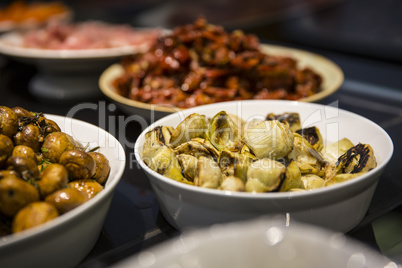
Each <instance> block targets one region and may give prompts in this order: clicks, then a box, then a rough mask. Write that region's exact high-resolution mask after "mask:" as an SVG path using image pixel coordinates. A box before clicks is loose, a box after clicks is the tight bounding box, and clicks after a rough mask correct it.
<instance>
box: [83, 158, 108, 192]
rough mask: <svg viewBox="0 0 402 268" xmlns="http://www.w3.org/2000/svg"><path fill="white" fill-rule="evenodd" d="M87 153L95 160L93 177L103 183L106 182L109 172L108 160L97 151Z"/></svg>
mask: <svg viewBox="0 0 402 268" xmlns="http://www.w3.org/2000/svg"><path fill="white" fill-rule="evenodd" d="M88 154H89V155H90V156H91V157H92V158H93V159H94V160H95V163H96V168H95V170H96V171H95V175H94V177H93V179H95V180H96V181H97V182H99V183H100V184H102V185H103V184H104V183H105V182H106V180H107V177H108V176H109V172H110V164H109V160H108V159H107V158H106V156H105V155H104V154H101V153H98V152H89V153H88Z"/></svg>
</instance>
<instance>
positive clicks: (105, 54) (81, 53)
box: [0, 28, 157, 60]
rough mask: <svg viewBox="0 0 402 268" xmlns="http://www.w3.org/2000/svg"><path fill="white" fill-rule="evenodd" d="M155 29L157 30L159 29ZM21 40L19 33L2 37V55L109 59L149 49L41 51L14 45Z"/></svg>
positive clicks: (31, 57)
mask: <svg viewBox="0 0 402 268" xmlns="http://www.w3.org/2000/svg"><path fill="white" fill-rule="evenodd" d="M150 29H151V28H134V30H137V31H146V30H150ZM154 29H155V30H156V29H157V28H154ZM20 39H21V34H20V33H19V32H18V31H11V32H8V33H5V34H3V35H2V36H1V37H0V53H3V54H4V55H8V56H13V57H17V58H26V59H38V60H75V59H107V58H119V57H122V56H127V55H131V54H135V53H140V52H145V51H146V50H147V49H148V48H149V45H148V44H147V43H146V42H145V43H140V44H138V45H127V46H120V47H111V48H99V49H40V48H28V47H22V46H16V45H13V42H17V43H18V42H20ZM10 42H11V43H10Z"/></svg>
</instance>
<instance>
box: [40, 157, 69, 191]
mask: <svg viewBox="0 0 402 268" xmlns="http://www.w3.org/2000/svg"><path fill="white" fill-rule="evenodd" d="M67 185H68V172H67V169H66V168H65V167H64V166H63V165H60V164H57V163H54V164H49V165H47V166H46V168H45V169H44V170H43V171H42V173H41V174H40V180H39V181H38V186H39V191H40V195H41V198H42V199H44V198H45V197H46V196H48V195H49V194H51V193H53V192H55V191H57V190H60V189H63V188H66V187H67Z"/></svg>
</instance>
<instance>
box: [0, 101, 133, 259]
mask: <svg viewBox="0 0 402 268" xmlns="http://www.w3.org/2000/svg"><path fill="white" fill-rule="evenodd" d="M125 161H126V159H125V154H124V150H123V148H122V146H121V144H120V143H119V142H118V140H117V139H115V138H114V136H112V135H111V134H110V133H108V132H106V131H104V130H103V129H101V128H99V127H97V126H94V125H91V124H89V123H86V122H83V121H80V120H77V119H73V118H68V117H63V116H58V115H49V114H42V113H37V112H32V111H27V110H26V109H24V108H21V107H13V108H10V107H6V106H0V217H1V218H0V219H1V221H0V236H1V239H0V259H1V265H2V267H26V266H27V265H29V266H33V267H74V266H76V265H77V264H79V262H80V261H82V259H83V258H84V257H85V256H86V255H87V254H88V253H89V251H90V250H91V249H92V247H93V246H94V245H95V243H96V241H97V239H98V236H99V234H100V232H101V228H102V226H103V222H104V220H105V218H106V214H107V212H108V209H109V206H110V202H111V199H112V196H113V192H114V189H115V187H116V185H117V184H118V182H119V180H120V178H121V176H122V174H123V171H124V167H125ZM44 252H45V253H46V257H43V253H44Z"/></svg>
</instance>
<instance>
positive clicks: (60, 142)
mask: <svg viewBox="0 0 402 268" xmlns="http://www.w3.org/2000/svg"><path fill="white" fill-rule="evenodd" d="M76 147H77V146H76V142H75V141H74V139H73V138H72V137H71V136H70V135H68V134H66V133H64V132H53V133H50V134H49V135H47V136H46V138H45V140H44V142H43V145H42V149H41V151H42V155H43V157H44V158H46V159H48V160H49V161H50V162H52V163H58V162H59V159H60V156H61V155H62V154H63V153H64V152H65V151H68V150H72V149H75V148H76Z"/></svg>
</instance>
